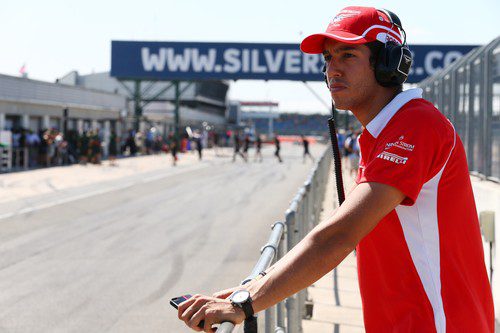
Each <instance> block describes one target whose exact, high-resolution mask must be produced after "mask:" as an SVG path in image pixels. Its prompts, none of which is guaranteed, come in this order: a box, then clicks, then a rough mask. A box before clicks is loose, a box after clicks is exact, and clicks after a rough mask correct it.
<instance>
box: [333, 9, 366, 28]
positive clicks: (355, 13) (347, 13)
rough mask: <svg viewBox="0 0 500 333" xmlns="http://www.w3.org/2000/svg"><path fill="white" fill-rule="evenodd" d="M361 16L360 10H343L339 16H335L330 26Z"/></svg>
mask: <svg viewBox="0 0 500 333" xmlns="http://www.w3.org/2000/svg"><path fill="white" fill-rule="evenodd" d="M359 14H361V12H360V11H359V10H349V9H347V10H343V11H341V12H340V13H338V14H337V16H335V17H334V18H333V20H332V21H331V22H330V24H334V23H338V22H340V21H342V20H343V19H346V18H349V17H354V16H358V15H359Z"/></svg>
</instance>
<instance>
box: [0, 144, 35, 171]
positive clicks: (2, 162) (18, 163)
mask: <svg viewBox="0 0 500 333" xmlns="http://www.w3.org/2000/svg"><path fill="white" fill-rule="evenodd" d="M28 160H29V154H28V149H27V148H10V147H0V172H9V171H12V170H13V169H14V170H21V169H24V170H27V169H28Z"/></svg>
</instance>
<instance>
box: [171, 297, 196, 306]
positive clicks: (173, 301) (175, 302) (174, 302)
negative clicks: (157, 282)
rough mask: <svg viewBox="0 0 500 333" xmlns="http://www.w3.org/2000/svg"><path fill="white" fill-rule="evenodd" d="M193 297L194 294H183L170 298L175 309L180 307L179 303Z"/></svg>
mask: <svg viewBox="0 0 500 333" xmlns="http://www.w3.org/2000/svg"><path fill="white" fill-rule="evenodd" d="M191 297H193V296H192V295H189V294H187V295H182V296H179V297H174V298H172V299H171V300H170V305H172V306H173V307H174V308H175V309H178V308H179V304H181V303H182V302H184V301H187V300H188V299H190V298H191Z"/></svg>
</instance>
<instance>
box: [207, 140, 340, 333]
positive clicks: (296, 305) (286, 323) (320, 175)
mask: <svg viewBox="0 0 500 333" xmlns="http://www.w3.org/2000/svg"><path fill="white" fill-rule="evenodd" d="M331 161H332V155H331V153H330V152H329V147H327V148H326V149H325V151H324V152H323V154H322V155H321V158H320V159H319V160H318V162H316V164H315V166H314V168H313V169H312V171H311V173H310V174H309V175H308V177H307V180H306V181H305V182H304V185H303V186H302V187H301V188H300V189H299V191H298V192H297V194H296V195H295V197H294V198H293V200H292V201H291V203H290V206H289V208H288V209H287V210H286V212H285V222H276V223H274V224H273V226H272V232H271V236H270V237H269V241H268V243H267V244H266V245H265V246H264V247H263V248H262V250H261V256H260V258H259V260H258V261H257V264H256V265H255V267H254V268H253V270H252V273H250V275H249V276H248V277H247V278H246V279H245V280H243V281H247V280H248V279H253V278H255V277H256V276H257V275H259V273H260V272H262V271H264V270H266V269H267V268H268V267H269V266H270V265H271V264H272V263H273V262H274V261H275V259H276V260H279V259H281V258H282V257H283V256H284V255H285V253H286V252H287V251H289V250H291V249H292V248H293V247H294V246H295V245H297V243H298V242H299V241H300V240H301V239H302V238H304V236H305V235H307V233H309V231H311V229H312V228H314V227H315V226H316V225H317V224H318V223H319V218H320V213H321V209H322V205H323V200H324V198H325V191H326V184H327V182H328V177H329V170H330V165H331ZM285 239H286V240H285ZM311 315H312V303H310V302H309V301H308V297H307V288H306V289H304V290H302V291H300V292H298V293H297V294H295V295H293V296H291V297H289V298H287V299H286V300H284V301H283V302H280V303H278V304H276V305H274V306H272V307H270V308H268V309H266V310H265V313H264V325H259V326H260V327H262V326H263V327H264V328H265V332H266V333H271V332H272V333H285V332H287V333H299V332H302V319H306V318H308V317H311ZM259 324H261V323H259ZM233 329H234V324H232V323H230V322H225V323H222V324H221V325H220V326H219V328H218V329H217V333H231V332H232V331H233ZM244 331H245V333H255V332H256V327H255V326H254V325H247V323H245V328H244Z"/></svg>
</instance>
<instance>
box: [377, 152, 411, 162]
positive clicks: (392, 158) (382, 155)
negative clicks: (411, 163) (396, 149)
mask: <svg viewBox="0 0 500 333" xmlns="http://www.w3.org/2000/svg"><path fill="white" fill-rule="evenodd" d="M377 158H381V159H383V160H386V161H389V162H393V163H396V164H406V161H408V157H403V156H399V155H396V154H393V153H389V152H387V151H384V152H381V153H380V154H378V155H377Z"/></svg>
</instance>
